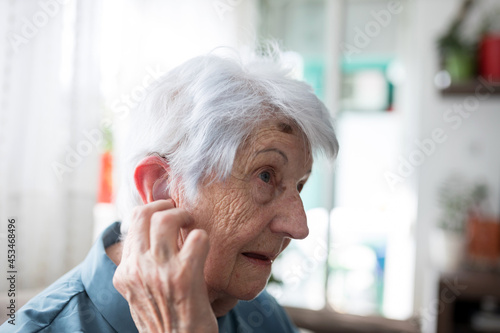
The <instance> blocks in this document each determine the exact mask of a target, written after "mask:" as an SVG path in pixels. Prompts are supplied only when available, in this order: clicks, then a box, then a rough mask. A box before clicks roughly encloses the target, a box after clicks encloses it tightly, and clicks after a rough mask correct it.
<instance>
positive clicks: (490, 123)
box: [407, 0, 500, 332]
mask: <svg viewBox="0 0 500 333" xmlns="http://www.w3.org/2000/svg"><path fill="white" fill-rule="evenodd" d="M479 3H480V4H479V5H480V7H482V8H488V7H490V6H492V4H493V2H491V1H480V2H479ZM459 5H460V2H459V1H455V0H419V1H413V2H412V3H411V6H412V8H411V12H412V15H411V16H409V18H410V19H411V21H410V22H409V39H410V41H409V43H408V46H409V49H408V53H407V54H408V62H409V63H408V65H409V66H408V68H409V72H408V79H409V80H411V81H412V83H411V84H410V85H411V86H412V90H411V92H410V94H413V96H409V97H408V101H410V103H409V104H411V105H413V106H412V112H414V113H415V115H416V116H417V117H418V118H417V119H418V127H419V128H418V138H419V140H420V141H421V140H424V139H425V138H430V137H431V133H432V131H433V130H435V129H436V128H441V129H442V130H443V131H444V133H445V135H446V137H447V139H446V141H445V142H443V143H441V144H438V145H436V150H435V152H434V153H432V154H430V155H429V156H428V157H427V158H426V160H425V162H424V163H423V164H422V165H421V166H420V167H419V168H418V170H417V179H418V181H417V184H418V200H419V202H418V217H417V224H416V233H417V244H418V245H417V258H416V260H417V272H416V278H415V281H416V293H415V305H416V307H417V308H416V311H418V312H419V313H420V315H421V316H422V319H423V331H424V332H434V331H435V319H436V314H437V312H438V310H437V308H436V305H437V303H436V300H437V291H436V290H437V279H438V276H439V273H438V272H437V271H436V269H435V268H434V267H432V264H431V260H430V257H431V256H432V255H433V252H432V251H433V249H431V248H430V247H429V242H428V239H429V235H430V233H431V230H432V228H433V226H434V225H435V223H436V221H437V220H438V218H439V206H438V202H437V192H438V188H439V186H440V184H441V182H442V181H443V180H445V179H446V178H447V177H448V176H449V175H450V174H454V173H457V174H459V175H461V176H462V177H463V178H464V179H465V180H470V181H484V182H486V183H487V184H488V185H489V186H490V190H491V201H492V203H493V204H494V206H495V211H496V213H497V214H498V208H499V207H498V206H499V204H498V203H499V202H500V199H499V186H500V131H499V129H500V98H499V97H498V96H497V97H489V98H485V100H484V101H480V102H479V103H478V104H477V105H475V104H468V103H470V102H471V101H474V100H476V101H477V99H475V96H474V95H463V96H456V97H443V96H441V95H440V93H439V92H438V91H437V89H436V88H435V87H434V84H433V79H434V75H435V74H436V72H437V71H438V70H439V66H438V64H439V63H438V57H437V52H436V48H435V41H436V39H437V38H438V37H439V36H440V35H441V34H442V33H443V32H444V31H446V29H447V28H448V24H449V22H450V20H451V19H452V18H453V16H454V15H455V12H456V11H457V10H458V7H459ZM497 7H498V5H497ZM480 18H481V16H480V15H478V13H477V12H476V13H475V14H474V15H473V21H472V22H470V27H471V28H470V29H469V30H468V32H469V33H471V32H472V33H473V32H474V31H473V29H474V28H473V27H474V26H475V25H476V24H478V23H479V19H480ZM482 92H484V90H482ZM460 105H463V106H464V109H466V108H467V107H469V108H470V112H469V113H470V115H469V116H468V118H462V121H461V123H460V124H458V121H457V122H456V123H455V122H449V121H446V120H445V119H444V118H443V117H444V115H445V114H446V112H449V111H448V110H449V109H450V108H452V109H453V108H454V107H455V108H456V107H457V106H458V107H459V106H460ZM471 106H472V107H471ZM414 148H415V147H413V149H414ZM411 149H412V148H411V147H409V149H408V151H411Z"/></svg>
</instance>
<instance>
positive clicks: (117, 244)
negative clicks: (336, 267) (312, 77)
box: [1, 54, 338, 333]
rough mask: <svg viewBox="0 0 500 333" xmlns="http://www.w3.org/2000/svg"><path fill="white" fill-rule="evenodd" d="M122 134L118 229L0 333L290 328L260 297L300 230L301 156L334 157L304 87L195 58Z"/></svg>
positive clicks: (304, 160) (324, 119) (263, 62)
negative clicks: (126, 138) (124, 155)
mask: <svg viewBox="0 0 500 333" xmlns="http://www.w3.org/2000/svg"><path fill="white" fill-rule="evenodd" d="M275 58H277V57H274V58H273V59H275ZM131 132H132V133H131V137H130V138H131V140H130V141H131V143H130V145H129V146H128V153H129V154H130V155H129V156H130V158H129V159H128V160H127V163H128V164H127V166H126V167H125V174H126V177H125V181H124V183H123V187H124V188H123V189H122V193H121V194H122V195H123V196H122V198H121V202H122V208H121V210H122V212H123V213H124V216H125V217H126V218H124V220H123V224H120V223H118V222H116V223H114V224H113V225H111V226H110V227H109V228H108V229H107V230H106V231H105V232H104V233H103V235H102V236H101V238H100V239H99V240H98V242H97V243H96V244H95V245H94V247H93V248H92V250H91V251H90V253H89V255H88V256H87V258H86V259H85V261H84V262H83V263H82V264H80V265H79V266H78V267H76V268H75V269H73V270H72V271H70V272H69V273H67V274H66V275H65V276H63V277H62V278H61V279H59V280H58V281H56V282H55V283H54V284H53V285H52V286H50V287H49V288H48V289H47V290H45V291H44V292H42V293H41V294H40V295H38V296H37V297H35V298H34V299H33V300H31V301H30V302H29V303H28V304H27V305H26V306H24V307H23V308H22V309H21V310H20V312H19V313H18V314H17V319H16V321H17V323H16V326H12V325H8V324H7V323H5V324H4V325H3V326H2V327H1V328H2V329H7V330H9V329H10V330H13V331H16V332H17V331H21V332H76V331H84V332H136V331H140V332H217V331H219V332H273V333H276V332H290V331H295V328H294V326H293V324H291V322H290V320H289V318H288V317H287V315H286V314H285V312H284V311H283V309H282V308H281V307H280V306H279V305H278V304H277V303H276V301H275V300H274V299H273V298H272V297H271V296H270V295H268V294H267V293H266V292H263V290H264V287H265V286H266V283H267V280H268V278H269V276H270V274H271V265H272V263H273V260H274V259H275V258H276V257H277V256H278V255H279V254H280V253H281V252H282V251H283V250H284V249H285V248H286V247H287V246H288V244H289V243H290V240H291V239H303V238H305V237H306V236H307V234H308V227H307V220H306V215H305V212H304V208H303V205H302V201H301V198H300V191H301V190H302V187H303V186H304V184H305V183H306V182H307V179H308V177H309V176H310V174H311V168H312V163H313V157H312V154H313V153H315V152H317V151H321V152H324V153H326V154H327V155H329V156H331V157H334V156H335V155H336V153H337V150H338V144H337V140H336V137H335V133H334V131H333V128H332V124H331V119H330V117H329V114H328V112H327V110H326V108H325V106H324V105H323V104H322V103H321V102H320V101H319V99H318V98H317V97H316V96H315V95H314V94H313V92H312V90H311V88H310V87H309V86H308V85H306V84H305V83H302V82H299V81H296V80H294V79H292V78H290V77H289V71H288V70H286V69H284V68H283V66H281V65H280V64H279V62H278V61H277V60H271V58H253V59H252V60H249V61H246V62H244V63H243V61H241V60H238V59H236V57H222V56H216V55H214V54H211V55H207V56H203V57H197V58H194V59H192V60H190V61H188V62H186V63H184V64H183V65H181V66H179V67H177V68H176V69H174V70H172V71H171V72H169V73H168V74H167V75H165V76H164V77H163V78H162V79H161V80H159V82H157V83H156V84H155V86H154V87H153V88H152V89H151V90H150V92H149V94H148V96H147V97H146V98H145V100H144V101H143V102H142V104H141V106H140V107H139V109H138V112H137V114H136V115H135V118H134V119H133V122H132V126H131ZM134 207H135V208H134ZM120 234H121V235H123V237H121V236H120Z"/></svg>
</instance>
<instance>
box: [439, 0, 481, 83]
mask: <svg viewBox="0 0 500 333" xmlns="http://www.w3.org/2000/svg"><path fill="white" fill-rule="evenodd" d="M472 4H473V0H464V2H463V3H462V7H461V9H460V11H459V13H458V15H457V17H456V18H455V19H454V20H453V22H452V24H451V26H450V28H449V29H448V31H447V32H446V34H444V35H443V36H442V37H441V38H439V39H438V48H439V53H440V56H441V63H442V67H443V68H444V69H445V70H446V71H447V72H448V73H449V74H450V77H451V81H452V82H461V81H467V80H470V79H471V78H473V77H474V74H475V72H476V66H475V64H476V60H475V55H476V49H477V47H476V45H475V43H473V42H468V41H466V40H465V39H464V38H463V36H462V34H461V32H460V28H461V26H462V23H463V20H464V19H465V17H466V16H467V13H468V12H469V10H470V8H471V6H472Z"/></svg>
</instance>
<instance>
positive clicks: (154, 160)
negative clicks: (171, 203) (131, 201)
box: [134, 156, 170, 204]
mask: <svg viewBox="0 0 500 333" xmlns="http://www.w3.org/2000/svg"><path fill="white" fill-rule="evenodd" d="M169 173H170V167H169V165H168V162H167V161H166V160H165V159H164V158H161V157H159V156H148V157H146V158H144V159H143V160H141V161H140V162H139V164H137V166H136V167H135V172H134V180H135V186H136V188H137V191H138V192H139V195H140V196H141V198H142V201H143V202H144V203H145V204H147V203H150V202H153V201H155V200H160V199H169V198H170V194H169V191H168V190H167V189H168V177H169Z"/></svg>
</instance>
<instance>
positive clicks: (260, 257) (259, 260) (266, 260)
mask: <svg viewBox="0 0 500 333" xmlns="http://www.w3.org/2000/svg"><path fill="white" fill-rule="evenodd" d="M242 255H243V256H245V257H246V258H247V259H248V260H250V261H251V262H253V263H254V264H258V265H265V266H269V265H271V264H272V263H273V261H274V258H275V257H276V256H273V255H268V254H265V253H257V252H243V253H242Z"/></svg>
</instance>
